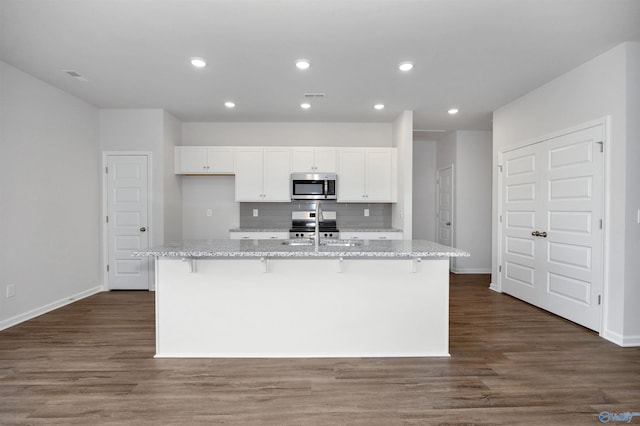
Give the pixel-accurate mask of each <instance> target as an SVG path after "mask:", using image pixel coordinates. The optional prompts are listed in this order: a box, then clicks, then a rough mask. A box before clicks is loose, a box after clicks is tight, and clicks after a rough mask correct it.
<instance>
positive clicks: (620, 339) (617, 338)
mask: <svg viewBox="0 0 640 426" xmlns="http://www.w3.org/2000/svg"><path fill="white" fill-rule="evenodd" d="M600 336H601V337H602V338H604V339H606V340H608V341H610V342H612V343H615V344H616V345H618V346H622V347H625V348H630V347H637V346H640V335H635V336H625V335H622V334H619V333H615V332H613V331H610V330H605V331H604V332H603V333H602V334H601V335H600Z"/></svg>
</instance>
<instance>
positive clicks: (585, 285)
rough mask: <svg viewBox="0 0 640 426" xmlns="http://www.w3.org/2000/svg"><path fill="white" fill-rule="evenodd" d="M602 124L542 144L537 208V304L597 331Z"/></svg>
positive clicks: (601, 240)
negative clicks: (541, 259) (540, 285)
mask: <svg viewBox="0 0 640 426" xmlns="http://www.w3.org/2000/svg"><path fill="white" fill-rule="evenodd" d="M603 140H604V131H603V127H602V126H597V127H592V128H589V129H585V130H582V131H579V132H574V133H570V134H568V135H565V136H560V137H557V138H554V139H551V140H549V141H547V142H545V143H544V154H545V162H546V164H545V168H546V176H545V186H544V189H545V192H544V195H545V196H544V198H543V205H542V212H543V214H544V220H545V226H544V228H543V229H541V231H546V233H547V236H546V238H545V237H538V242H537V244H543V245H545V251H546V256H545V257H546V262H545V274H546V278H545V280H544V283H545V288H544V289H542V290H544V291H542V292H541V294H540V307H542V308H544V309H547V310H549V311H551V312H554V313H556V314H558V315H560V316H562V317H564V318H567V319H569V320H571V321H574V322H577V323H578V324H581V325H583V326H585V327H588V328H590V329H592V330H596V331H600V315H601V305H600V302H601V297H600V296H601V294H602V279H603V278H602V277H603V270H602V268H603V230H602V218H603V217H604V210H603V205H604V199H603V194H604V187H603V183H604V182H603V181H604V179H603V175H604V171H603V169H604V164H603V163H604V161H603V160H604V154H603V153H601V148H602V145H601V142H602V141H603Z"/></svg>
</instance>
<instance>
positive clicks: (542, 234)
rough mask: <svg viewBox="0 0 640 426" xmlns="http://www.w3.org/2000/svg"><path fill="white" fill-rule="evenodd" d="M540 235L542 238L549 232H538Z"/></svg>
mask: <svg viewBox="0 0 640 426" xmlns="http://www.w3.org/2000/svg"><path fill="white" fill-rule="evenodd" d="M538 235H539V236H541V237H542V238H547V233H546V232H544V231H543V232H538Z"/></svg>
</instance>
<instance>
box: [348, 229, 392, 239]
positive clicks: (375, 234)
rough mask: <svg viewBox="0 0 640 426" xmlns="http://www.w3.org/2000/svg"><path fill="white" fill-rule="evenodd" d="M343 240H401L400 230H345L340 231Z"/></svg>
mask: <svg viewBox="0 0 640 426" xmlns="http://www.w3.org/2000/svg"><path fill="white" fill-rule="evenodd" d="M340 239H344V240H402V239H403V234H402V231H346V232H340Z"/></svg>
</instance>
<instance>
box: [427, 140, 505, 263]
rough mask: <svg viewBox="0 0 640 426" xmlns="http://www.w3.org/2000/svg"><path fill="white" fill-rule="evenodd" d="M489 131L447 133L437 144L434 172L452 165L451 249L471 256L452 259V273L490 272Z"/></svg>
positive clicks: (490, 153)
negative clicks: (465, 252) (466, 252)
mask: <svg viewBox="0 0 640 426" xmlns="http://www.w3.org/2000/svg"><path fill="white" fill-rule="evenodd" d="M491 149H492V148H491V132H488V131H467V130H464V131H456V132H448V133H446V134H445V135H443V137H442V138H441V140H440V141H438V143H437V161H436V164H437V169H438V170H441V169H443V168H447V167H450V166H451V165H453V186H454V189H453V210H454V211H453V237H452V241H453V243H452V244H453V246H454V247H457V248H460V249H462V250H466V251H468V252H469V253H470V254H471V257H460V258H454V259H452V271H453V272H456V273H471V274H479V273H489V272H490V271H491V158H492V151H491Z"/></svg>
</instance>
